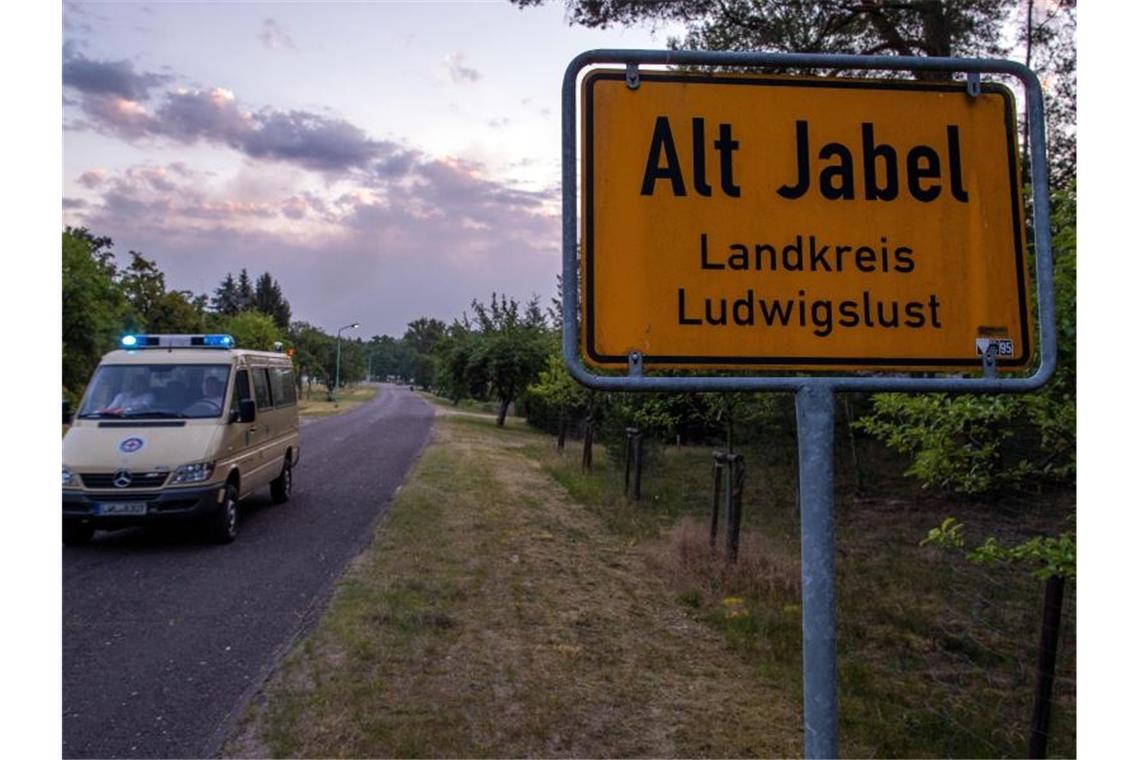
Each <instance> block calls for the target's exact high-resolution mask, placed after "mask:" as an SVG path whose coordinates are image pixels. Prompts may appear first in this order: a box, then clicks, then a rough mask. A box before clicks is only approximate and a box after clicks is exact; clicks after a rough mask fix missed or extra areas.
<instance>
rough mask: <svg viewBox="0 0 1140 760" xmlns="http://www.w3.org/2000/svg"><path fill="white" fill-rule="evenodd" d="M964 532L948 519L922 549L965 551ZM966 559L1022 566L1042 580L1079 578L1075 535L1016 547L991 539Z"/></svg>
mask: <svg viewBox="0 0 1140 760" xmlns="http://www.w3.org/2000/svg"><path fill="white" fill-rule="evenodd" d="M1070 519H1072V518H1070ZM964 531H965V526H964V525H963V524H962V523H960V522H958V521H957V520H956V519H954V518H953V517H947V518H946V519H945V520H943V521H942V524H941V525H940V526H938V527H937V528H932V529H931V530H930V532H929V533H928V534H927V536H926V538H924V539H923V540H922V541H921V542H920V544H919V545H920V546H930V545H933V546H936V547H939V548H942V549H951V550H961V551H965V547H966V539H965V535H964ZM966 558H967V559H968V560H969V561H970V562H973V563H974V564H975V565H998V564H1013V565H1020V566H1023V567H1025V568H1026V569H1027V570H1028V571H1029V572H1030V573H1031V574H1032V575H1033V577H1035V578H1037V579H1039V580H1047V579H1048V578H1050V577H1052V576H1054V575H1059V576H1062V577H1064V578H1069V579H1072V578H1076V577H1077V540H1076V535H1075V534H1074V533H1073V531H1065V532H1064V533H1061V534H1060V535H1058V536H1034V537H1033V538H1031V539H1029V540H1027V541H1023V542H1021V543H1020V544H1017V545H1015V546H1003V545H1002V544H1001V543H1000V542H999V541H998V540H997V539H996V538H994V537H993V536H989V537H988V538H986V540H985V541H984V542H983V543H982V544H981V545H979V546H976V547H974V548H973V549H971V550H969V551H966Z"/></svg>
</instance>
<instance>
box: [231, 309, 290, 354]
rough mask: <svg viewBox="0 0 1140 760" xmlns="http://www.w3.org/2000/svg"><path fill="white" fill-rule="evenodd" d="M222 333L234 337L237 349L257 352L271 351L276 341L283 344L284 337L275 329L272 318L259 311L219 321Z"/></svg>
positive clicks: (247, 312)
mask: <svg viewBox="0 0 1140 760" xmlns="http://www.w3.org/2000/svg"><path fill="white" fill-rule="evenodd" d="M218 326H219V329H220V330H221V331H222V332H226V333H229V334H230V335H232V336H234V341H235V342H236V343H237V345H238V347H239V348H249V349H254V350H257V351H272V350H273V344H274V343H275V342H277V341H282V342H284V335H283V334H282V333H281V331H280V330H278V329H277V325H276V324H275V323H274V322H273V318H272V317H270V316H268V315H266V314H262V313H261V312H259V311H246V312H242V313H241V314H235V315H234V316H232V317H224V318H222V319H221V320H220V321H219V324H218Z"/></svg>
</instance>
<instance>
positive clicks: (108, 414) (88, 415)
mask: <svg viewBox="0 0 1140 760" xmlns="http://www.w3.org/2000/svg"><path fill="white" fill-rule="evenodd" d="M122 416H123V414H122V412H86V413H84V414H80V415H79V419H81V420H95V419H98V418H100V417H122Z"/></svg>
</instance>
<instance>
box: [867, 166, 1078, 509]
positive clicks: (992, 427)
mask: <svg viewBox="0 0 1140 760" xmlns="http://www.w3.org/2000/svg"><path fill="white" fill-rule="evenodd" d="M1052 210H1053V219H1052V222H1053V248H1054V281H1055V288H1054V290H1055V294H1056V301H1055V303H1056V312H1057V349H1058V350H1057V355H1058V356H1057V370H1056V373H1055V375H1054V377H1053V380H1052V381H1051V382H1050V383H1049V384H1048V385H1047V386H1046V387H1045V388H1044V389H1042V390H1040V391H1036V392H1034V393H1029V394H1022V395H1016V396H1014V395H1001V396H978V395H966V396H948V395H946V394H929V395H912V396H907V395H903V394H898V393H886V394H878V395H876V396H874V397H873V398H872V406H873V411H872V413H871V414H870V415H868V416H866V417H864V418H862V419H860V420H859V421H857V422H856V423H855V426H856V427H858V428H861V429H862V430H865V431H866V432H868V433H870V434H871V435H873V436H875V437H876V438H879V439H880V440H882V441H883V442H884V443H885V444H886V445H887V446H889V447H890V448H891V449H894V450H895V451H898V452H901V453H903V454H907V455H909V456H911V457H913V462H912V464H911V466H910V468H909V469H908V470H907V474H908V475H911V476H913V477H915V478H917V479H918V480H919V481H921V482H922V484H923V485H924V486H925V487H931V488H936V489H939V490H943V491H951V492H961V493H968V494H979V495H981V494H992V493H995V492H997V491H998V490H1000V489H1002V488H1006V487H1028V486H1033V485H1036V484H1039V483H1040V482H1041V481H1043V480H1044V481H1053V482H1065V483H1068V482H1071V481H1072V480H1073V478H1074V477H1075V476H1076V467H1077V461H1076V440H1077V438H1076V436H1077V428H1076V422H1077V394H1076V385H1077V363H1076V358H1077V348H1076V342H1077V303H1076V301H1077V296H1076V279H1077V247H1076V190H1075V188H1066V189H1063V190H1061V191H1058V192H1057V193H1056V195H1055V197H1054V199H1053V206H1052Z"/></svg>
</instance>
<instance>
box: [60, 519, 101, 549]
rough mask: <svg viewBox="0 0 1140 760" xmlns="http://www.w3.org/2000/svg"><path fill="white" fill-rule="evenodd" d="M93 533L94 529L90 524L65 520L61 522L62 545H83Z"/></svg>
mask: <svg viewBox="0 0 1140 760" xmlns="http://www.w3.org/2000/svg"><path fill="white" fill-rule="evenodd" d="M93 535H95V529H94V528H92V527H91V526H90V525H85V524H84V523H78V522H65V523H64V524H63V544H64V546H83V545H84V544H85V543H87V542H88V541H90V540H91V537H92V536H93Z"/></svg>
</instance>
